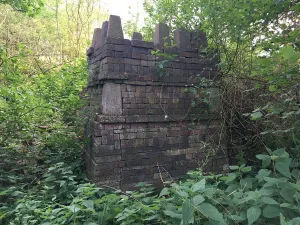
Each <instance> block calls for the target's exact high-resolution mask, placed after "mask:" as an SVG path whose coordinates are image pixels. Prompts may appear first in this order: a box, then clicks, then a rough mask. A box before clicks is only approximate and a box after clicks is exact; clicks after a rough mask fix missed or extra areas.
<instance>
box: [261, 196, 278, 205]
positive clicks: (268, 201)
mask: <svg viewBox="0 0 300 225" xmlns="http://www.w3.org/2000/svg"><path fill="white" fill-rule="evenodd" d="M261 201H262V202H263V203H266V204H269V205H278V204H279V203H278V202H276V201H275V200H274V199H273V198H270V197H261Z"/></svg>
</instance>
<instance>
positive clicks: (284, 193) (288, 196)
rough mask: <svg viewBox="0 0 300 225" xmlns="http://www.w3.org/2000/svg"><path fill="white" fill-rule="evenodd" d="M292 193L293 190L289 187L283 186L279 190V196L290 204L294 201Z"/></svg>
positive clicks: (293, 192)
mask: <svg viewBox="0 0 300 225" xmlns="http://www.w3.org/2000/svg"><path fill="white" fill-rule="evenodd" d="M294 194H295V190H293V189H289V188H284V189H282V190H281V191H280V195H281V197H282V198H283V199H284V200H286V201H287V202H289V203H292V204H293V203H294Z"/></svg>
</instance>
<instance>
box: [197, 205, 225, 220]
mask: <svg viewBox="0 0 300 225" xmlns="http://www.w3.org/2000/svg"><path fill="white" fill-rule="evenodd" d="M197 209H198V210H199V211H200V212H201V213H202V214H203V215H204V216H205V217H206V218H209V219H211V220H214V221H217V222H219V223H225V221H224V218H223V215H222V214H221V213H220V212H219V211H218V209H217V208H216V207H214V206H213V205H211V204H209V203H202V204H201V205H199V206H198V207H197Z"/></svg>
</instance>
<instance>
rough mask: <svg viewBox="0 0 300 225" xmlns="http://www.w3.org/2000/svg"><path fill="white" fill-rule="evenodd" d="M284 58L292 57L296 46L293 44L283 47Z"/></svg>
mask: <svg viewBox="0 0 300 225" xmlns="http://www.w3.org/2000/svg"><path fill="white" fill-rule="evenodd" d="M281 53H282V56H283V58H285V59H290V58H292V57H293V55H294V48H293V47H292V46H290V45H289V46H285V47H283V48H282V49H281Z"/></svg>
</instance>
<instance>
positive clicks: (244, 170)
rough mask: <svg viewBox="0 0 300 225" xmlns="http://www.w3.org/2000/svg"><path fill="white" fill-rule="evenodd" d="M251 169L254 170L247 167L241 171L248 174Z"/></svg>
mask: <svg viewBox="0 0 300 225" xmlns="http://www.w3.org/2000/svg"><path fill="white" fill-rule="evenodd" d="M251 169H252V168H251V166H247V167H244V168H241V169H240V170H241V171H242V172H243V173H246V172H250V171H251Z"/></svg>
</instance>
